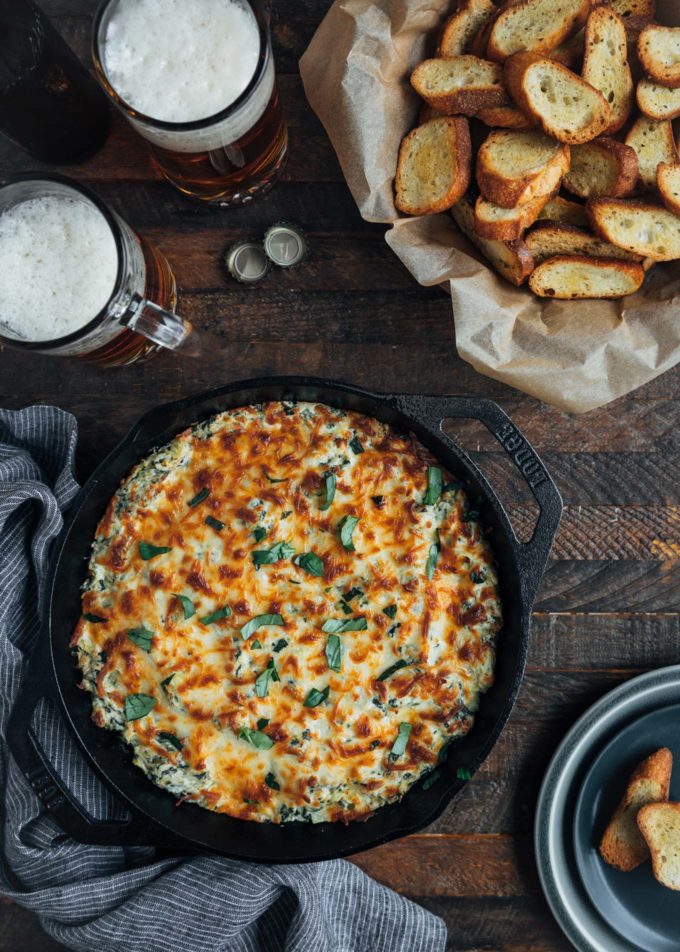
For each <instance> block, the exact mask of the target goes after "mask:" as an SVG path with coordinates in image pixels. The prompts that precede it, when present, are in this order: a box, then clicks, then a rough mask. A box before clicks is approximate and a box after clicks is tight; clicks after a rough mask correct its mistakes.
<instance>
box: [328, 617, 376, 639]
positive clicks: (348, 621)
mask: <svg viewBox="0 0 680 952" xmlns="http://www.w3.org/2000/svg"><path fill="white" fill-rule="evenodd" d="M367 628H368V625H367V623H366V619H365V618H364V616H363V615H360V616H359V617H358V618H329V619H327V620H326V621H325V622H324V623H323V625H322V626H321V631H325V632H326V634H327V635H342V634H343V633H344V632H346V631H366V629H367Z"/></svg>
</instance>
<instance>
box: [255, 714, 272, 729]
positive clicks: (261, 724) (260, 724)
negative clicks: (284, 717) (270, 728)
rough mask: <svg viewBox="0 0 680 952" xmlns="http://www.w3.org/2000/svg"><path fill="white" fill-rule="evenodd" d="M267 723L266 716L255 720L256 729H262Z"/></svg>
mask: <svg viewBox="0 0 680 952" xmlns="http://www.w3.org/2000/svg"><path fill="white" fill-rule="evenodd" d="M268 723H269V718H268V717H261V718H260V719H259V721H258V722H257V729H258V730H259V731H263V730H264V729H265V727H266V726H267V724H268Z"/></svg>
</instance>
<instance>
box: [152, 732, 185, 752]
mask: <svg viewBox="0 0 680 952" xmlns="http://www.w3.org/2000/svg"><path fill="white" fill-rule="evenodd" d="M158 739H159V741H160V742H161V743H162V744H170V746H171V747H174V748H175V750H181V749H182V747H183V746H184V745H183V744H182V741H181V740H180V739H179V737H175V735H174V734H169V733H168V732H167V731H159V732H158Z"/></svg>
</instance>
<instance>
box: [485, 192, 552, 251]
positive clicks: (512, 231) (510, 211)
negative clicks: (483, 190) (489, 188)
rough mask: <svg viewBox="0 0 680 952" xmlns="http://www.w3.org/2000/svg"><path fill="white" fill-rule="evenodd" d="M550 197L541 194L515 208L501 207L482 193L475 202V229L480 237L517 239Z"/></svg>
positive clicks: (533, 220) (504, 239)
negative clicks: (497, 215) (495, 214)
mask: <svg viewBox="0 0 680 952" xmlns="http://www.w3.org/2000/svg"><path fill="white" fill-rule="evenodd" d="M550 198H552V196H551V195H540V196H539V197H538V198H534V199H532V200H531V201H529V202H525V203H524V204H523V205H516V206H515V208H501V206H499V205H494V204H493V202H489V201H487V199H485V198H484V197H483V196H482V195H480V196H479V198H478V199H477V201H476V202H475V231H476V232H477V234H478V235H479V236H480V238H490V239H492V240H495V241H517V239H518V238H521V237H522V235H523V234H524V232H525V231H526V229H527V228H528V227H529V226H530V225H533V223H534V222H535V221H536V219H537V218H538V216H539V214H540V213H541V210H542V209H543V207H544V205H545V204H546V202H547V201H548V200H549V199H550ZM494 212H497V213H500V215H499V217H497V218H496V217H494ZM503 213H505V214H503Z"/></svg>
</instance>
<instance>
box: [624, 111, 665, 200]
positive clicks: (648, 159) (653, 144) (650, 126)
mask: <svg viewBox="0 0 680 952" xmlns="http://www.w3.org/2000/svg"><path fill="white" fill-rule="evenodd" d="M625 142H626V145H627V146H630V147H631V148H632V149H634V150H635V153H636V154H637V157H638V166H639V180H640V183H641V185H643V186H644V188H647V189H655V188H656V184H657V169H658V167H659V163H661V162H668V163H671V164H672V163H674V162H677V161H678V151H677V148H676V146H675V139H674V138H673V126H672V125H671V123H670V122H669V121H664V122H655V120H654V119H647V117H646V116H638V118H637V119H636V120H635V122H634V123H633V125H632V126H631V127H630V129H629V130H628V135H627V136H626V140H625Z"/></svg>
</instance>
